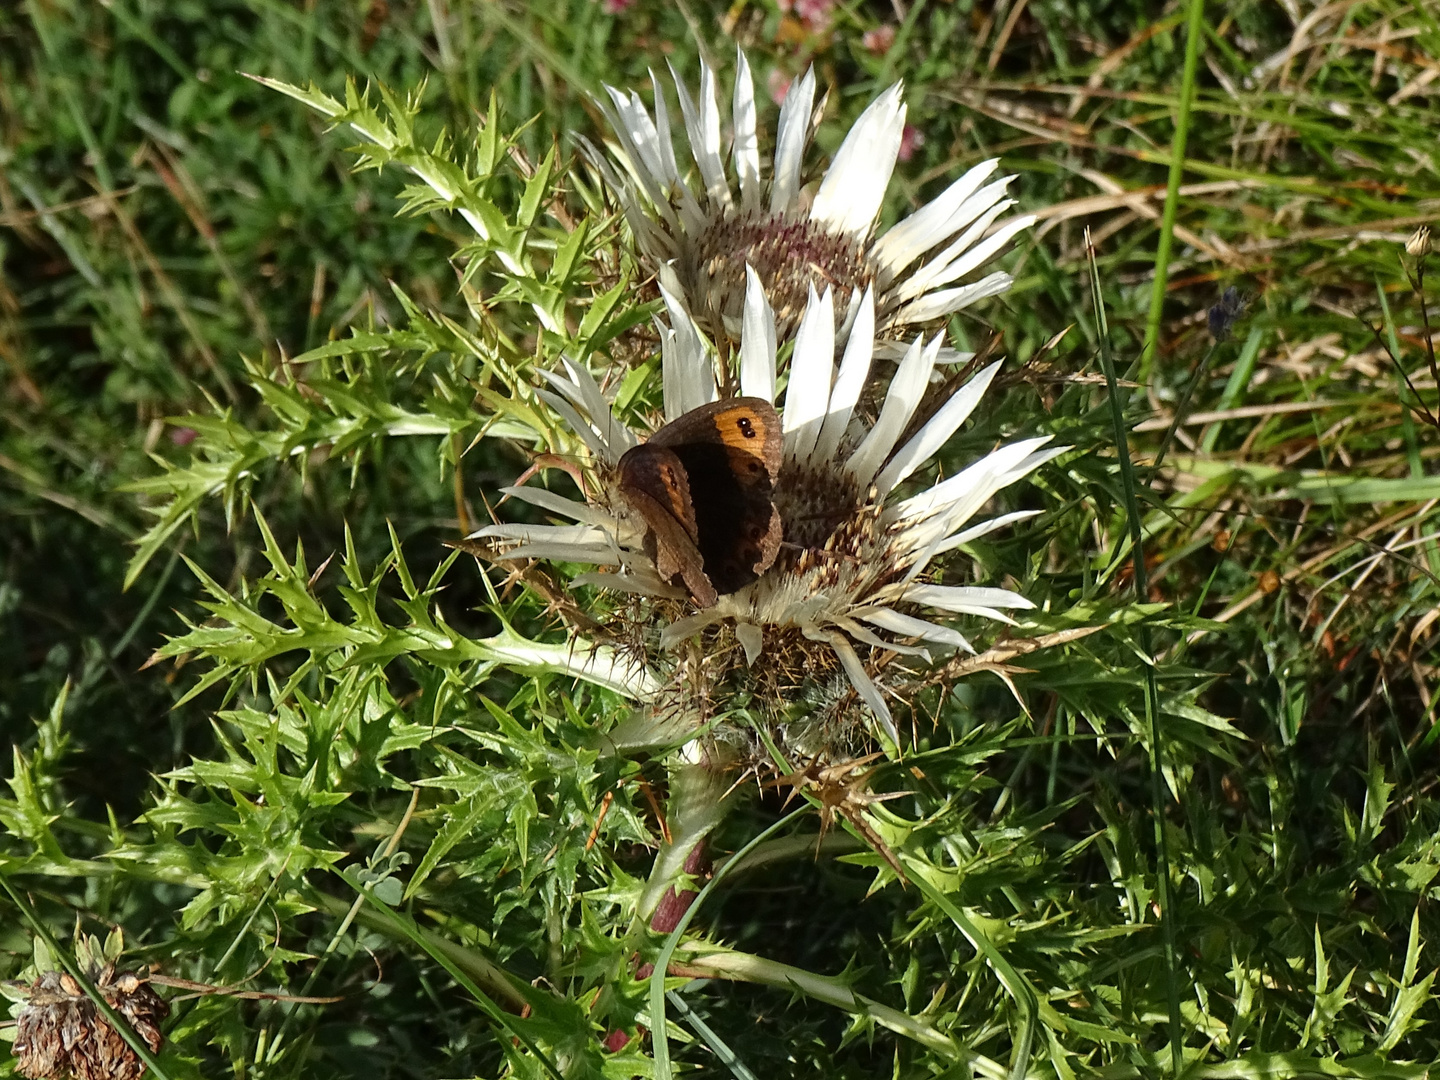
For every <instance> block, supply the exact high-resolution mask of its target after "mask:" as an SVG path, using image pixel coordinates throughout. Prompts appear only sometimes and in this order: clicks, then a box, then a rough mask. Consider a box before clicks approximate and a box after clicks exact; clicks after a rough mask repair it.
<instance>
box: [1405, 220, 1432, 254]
mask: <svg viewBox="0 0 1440 1080" xmlns="http://www.w3.org/2000/svg"><path fill="white" fill-rule="evenodd" d="M1405 251H1406V252H1407V253H1408V254H1411V255H1414V256H1415V258H1417V259H1420V258H1423V257H1424V256H1426V255H1428V254H1430V226H1429V225H1421V226H1420V228H1418V229H1416V230H1415V232H1414V234H1413V235H1412V236H1411V237H1410V239H1409V240H1406V241H1405Z"/></svg>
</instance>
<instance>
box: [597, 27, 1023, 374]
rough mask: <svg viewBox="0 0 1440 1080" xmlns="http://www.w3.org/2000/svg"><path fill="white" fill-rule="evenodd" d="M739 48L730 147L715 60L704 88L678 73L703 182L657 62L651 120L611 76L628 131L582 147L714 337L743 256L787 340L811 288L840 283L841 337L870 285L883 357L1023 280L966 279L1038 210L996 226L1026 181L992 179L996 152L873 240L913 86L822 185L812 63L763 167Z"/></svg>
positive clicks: (618, 116)
mask: <svg viewBox="0 0 1440 1080" xmlns="http://www.w3.org/2000/svg"><path fill="white" fill-rule="evenodd" d="M737 56H738V59H737V61H736V75H735V92H734V104H733V108H732V115H731V121H730V125H729V126H730V131H729V132H728V143H729V146H728V151H729V152H728V154H727V152H726V150H727V148H726V138H727V133H726V132H725V131H724V128H725V126H726V125H725V122H724V119H723V118H722V116H721V113H720V107H719V105H718V103H717V97H716V77H715V72H714V70H713V69H712V68H711V67H710V66H709V65H708V64H707V63H705V62H704V61H703V60H702V61H701V66H700V93H699V96H698V98H694V99H692V98H691V96H690V93H689V91H688V90H687V89H686V87H685V84H684V82H683V81H682V80H681V79H680V77H679V76H678V75H676V74H675V73H674V71H673V69H672V72H671V75H672V77H673V79H674V84H675V92H676V94H677V96H678V98H679V102H680V111H681V114H682V116H683V120H684V129H685V134H686V136H687V139H686V141H687V142H688V147H689V151H690V155H691V157H692V158H693V159H694V162H695V167H696V170H697V171H698V173H699V185H698V186H697V187H694V188H692V181H691V180H690V179H688V178H687V176H686V174H685V170H683V169H682V166H681V164H680V162H679V161H678V160H677V159H676V156H675V149H674V145H673V142H672V138H671V126H670V114H669V110H668V107H667V106H666V103H665V95H664V93H663V91H662V89H661V85H660V81H659V80H658V79H656V78H655V77H654V74H653V73H652V75H651V82H652V84H653V86H654V94H655V112H654V115H653V116H652V115H651V113H650V111H649V110H647V109H646V108H645V106H644V104H643V103H642V102H641V100H640V96H639V95H638V94H637V93H635V92H634V91H631V92H630V93H629V94H628V95H627V94H625V93H623V92H621V91H619V90H616V89H614V88H613V87H609V86H607V87H606V88H605V90H606V94H607V95H608V98H609V101H608V102H604V101H602V102H601V103H600V104H601V108H602V109H603V110H604V112H605V114H606V116H607V119H608V120H609V122H610V126H611V128H612V129H613V130H614V133H615V138H616V140H617V142H618V146H612V148H611V153H612V155H613V158H614V165H613V166H612V164H611V163H610V162H609V161H608V160H607V159H606V157H605V156H604V155H603V154H601V153H599V152H598V151H596V150H595V148H594V147H593V146H590V145H589V144H588V143H587V144H585V145H586V149H587V154H588V156H589V158H590V160H591V161H592V162H593V163H594V165H595V167H596V168H597V170H598V171H599V172H600V174H601V175H602V177H603V178H604V179H605V181H606V183H607V185H608V186H609V187H610V188H611V189H612V190H614V191H615V192H616V194H617V195H618V197H619V198H620V201H621V203H622V205H623V206H624V208H625V212H626V216H627V218H628V220H629V222H630V225H631V228H632V230H633V232H634V234H635V239H636V242H637V244H638V246H639V248H640V252H641V254H642V256H643V257H644V259H645V260H646V261H647V262H648V264H649V265H650V267H651V268H652V269H653V270H654V271H655V272H656V273H657V274H658V275H659V277H660V281H661V283H662V284H663V285H664V286H665V287H666V288H667V289H668V290H669V291H670V292H671V293H672V294H674V295H676V296H678V297H680V298H681V299H682V300H683V301H684V303H685V306H686V308H687V309H688V310H689V311H690V312H692V313H693V315H694V317H695V319H696V321H697V323H698V324H699V325H700V326H701V328H702V329H704V330H705V332H706V333H707V334H709V335H710V336H711V337H712V339H714V340H716V341H719V340H721V339H725V338H729V339H731V340H733V339H734V338H735V337H737V336H738V334H739V330H740V324H741V321H742V318H741V316H742V306H743V302H744V297H745V293H746V290H747V288H748V284H747V281H746V267H750V268H753V269H754V270H756V271H757V272H758V273H759V275H760V278H761V280H762V281H763V282H764V283H765V287H766V290H767V292H768V293H769V296H770V300H771V303H772V304H773V305H774V307H775V311H776V315H777V319H778V323H779V331H780V334H781V336H782V337H788V336H789V334H790V332H791V331H792V330H793V328H794V326H795V325H796V324H797V322H798V320H799V317H800V313H801V312H802V311H803V309H804V307H805V304H806V302H807V300H808V297H809V290H810V289H811V288H814V289H816V290H817V291H823V290H824V289H826V288H827V287H828V288H832V289H833V290H834V291H835V296H836V298H837V304H838V305H839V306H840V308H841V310H840V311H839V312H838V314H839V316H840V318H841V326H842V335H843V331H844V329H845V328H846V327H848V325H849V323H850V322H851V321H852V320H853V319H854V317H855V315H856V313H857V310H858V309H857V305H858V302H859V299H860V296H861V294H863V293H864V291H865V290H866V289H867V288H873V290H874V295H875V317H876V323H875V331H876V332H877V333H878V335H879V337H880V339H881V352H882V353H883V354H888V353H890V352H891V351H893V350H892V349H891V348H889V346H890V345H891V343H892V341H893V340H894V339H898V338H900V337H903V336H904V331H905V328H906V327H918V326H922V325H926V324H931V323H933V322H934V321H935V320H938V319H940V318H942V317H944V316H947V315H949V314H951V313H952V312H955V311H959V310H960V309H962V308H964V307H967V306H969V305H970V304H973V303H975V302H976V301H977V300H981V299H984V298H985V297H989V296H994V295H996V294H997V293H1002V292H1004V291H1005V290H1006V289H1008V288H1009V287H1010V285H1011V283H1012V279H1011V277H1010V275H1009V274H1006V273H1004V272H1000V271H997V272H994V273H991V274H988V275H986V276H984V277H982V278H979V279H978V280H972V281H969V282H968V283H965V284H960V282H961V281H962V280H963V279H966V278H970V277H972V276H973V274H974V272H975V271H976V270H978V269H979V268H980V267H982V266H983V265H984V264H985V263H987V262H989V261H990V260H991V259H993V258H994V257H995V256H996V255H998V254H999V253H1000V252H1001V251H1003V250H1004V248H1005V247H1006V245H1007V244H1008V243H1009V242H1010V240H1011V239H1012V238H1013V237H1014V236H1015V234H1016V233H1018V232H1020V231H1021V230H1022V229H1025V228H1027V227H1029V226H1030V225H1031V224H1032V223H1033V222H1034V218H1033V217H1030V216H1021V217H1013V218H1010V219H1008V220H1006V221H1004V222H1001V223H1000V224H999V225H998V226H997V225H996V222H997V219H999V217H1000V215H1001V214H1003V213H1004V212H1005V211H1006V210H1007V209H1009V208H1010V207H1011V206H1013V205H1014V201H1013V200H1011V199H1006V198H1004V194H1005V189H1006V187H1007V186H1008V185H1009V183H1010V181H1011V180H1012V179H1014V177H1008V176H1007V177H1001V178H999V179H996V180H991V177H992V175H993V174H994V172H995V170H996V167H997V164H998V163H997V161H995V160H990V161H986V162H983V163H981V164H979V165H977V166H975V167H974V168H972V169H970V170H969V171H968V172H967V173H965V175H964V176H962V177H960V178H959V179H958V180H956V181H955V182H954V183H953V184H951V185H950V187H949V188H947V189H946V190H945V191H944V192H943V193H942V194H940V195H939V196H938V197H937V198H936V199H934V200H933V201H932V202H930V203H929V204H928V205H927V206H925V207H923V208H922V209H920V210H918V211H916V212H915V213H913V214H911V215H910V216H909V217H907V218H906V219H905V220H904V221H902V222H900V223H899V224H897V225H895V226H894V227H893V228H891V229H889V230H888V231H886V232H885V233H884V234H883V235H880V236H876V235H874V226H875V220H876V217H877V216H878V214H879V212H880V205H881V202H882V201H883V200H884V197H885V189H886V187H887V185H888V184H889V182H890V176H891V174H892V172H893V171H894V168H895V161H896V157H897V155H898V154H899V151H900V141H901V137H902V134H903V132H904V129H905V104H904V102H903V101H902V100H901V98H902V95H903V86H902V84H900V83H896V84H895V85H894V86H892V87H890V89H888V90H886V91H885V92H884V93H883V94H881V95H880V96H879V97H878V98H876V99H875V101H874V102H872V103H871V105H870V106H869V108H867V109H866V110H865V111H864V113H862V114H861V116H860V118H859V119H858V120H857V121H856V122H855V125H854V126H853V127H852V128H851V129H850V131H849V133H848V134H847V135H846V136H845V139H844V141H843V142H842V143H841V145H840V148H839V150H837V151H836V153H835V156H834V158H833V159H832V160H831V162H830V165H829V168H828V169H826V171H825V175H824V177H823V178H822V179H821V180H820V183H819V185H818V187H816V188H814V189H813V190H811V189H808V188H806V187H805V186H803V184H802V179H803V172H802V164H803V158H804V154H805V148H806V144H807V142H808V141H809V138H810V135H811V133H812V132H813V130H814V128H815V126H816V124H817V123H818V120H819V114H820V111H821V109H816V108H815V107H814V99H815V75H814V71H813V69H812V70H809V71H807V72H806V73H805V74H804V75H803V76H801V77H800V78H798V79H796V80H794V81H793V82H792V83H791V85H790V89H789V91H788V92H787V93H786V95H785V100H784V103H783V104H782V105H781V107H780V119H779V126H778V130H777V134H776V139H775V153H774V159H773V165H772V167H771V169H770V175H769V176H768V177H765V176H764V175H763V172H762V168H761V161H760V143H759V136H758V132H757V119H756V115H757V110H756V103H755V90H754V84H753V80H752V79H751V75H750V65H749V63H748V62H747V61H746V59H745V54H744V53H743V52H739V51H738V50H737ZM821 108H822V109H823V102H822V106H821ZM727 157H728V158H729V161H730V162H731V164H732V171H733V183H732V178H731V176H730V175H727V170H726V159H727ZM987 181H988V182H987ZM992 228H993V230H994V231H993V232H992V231H991V230H992ZM987 234H988V235H987ZM937 249H938V250H937ZM927 254H928V257H926V256H927ZM917 264H918V265H917ZM944 358H945V359H954V358H956V354H948V353H947V355H946V356H945V357H944Z"/></svg>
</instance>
